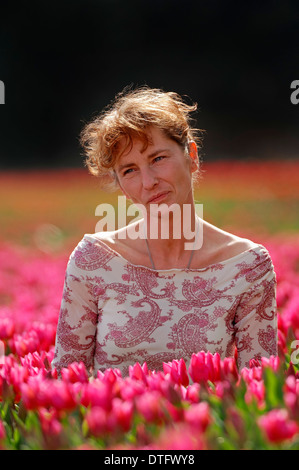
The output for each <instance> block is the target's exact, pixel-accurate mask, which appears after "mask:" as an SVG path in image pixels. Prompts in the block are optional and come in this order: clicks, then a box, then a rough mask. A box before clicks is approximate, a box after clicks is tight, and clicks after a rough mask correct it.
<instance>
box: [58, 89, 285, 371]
mask: <svg viewBox="0 0 299 470" xmlns="http://www.w3.org/2000/svg"><path fill="white" fill-rule="evenodd" d="M195 109H196V106H189V105H187V104H185V103H184V102H183V100H182V98H181V97H180V96H179V95H177V94H175V93H166V92H163V91H161V90H157V89H150V88H148V87H142V88H139V89H137V90H133V91H132V90H131V91H126V92H124V93H122V94H120V95H119V96H117V97H116V99H115V101H114V102H113V103H112V105H111V106H110V107H109V108H107V109H106V110H104V112H103V113H102V114H101V115H100V116H99V117H97V118H96V119H95V120H94V121H92V122H91V123H90V124H88V125H87V126H86V127H85V128H84V130H83V132H82V135H81V141H82V144H83V146H84V148H85V151H86V155H87V160H86V162H87V166H88V167H89V170H90V171H91V173H92V174H94V175H97V176H98V177H100V178H101V181H102V182H103V183H105V184H107V183H108V184H109V185H111V184H113V185H115V187H118V188H120V189H121V191H122V192H123V194H124V195H125V196H126V197H127V198H128V199H129V200H131V201H132V202H133V203H135V204H136V205H137V206H138V205H139V206H140V207H141V208H142V210H143V218H142V219H141V220H139V221H137V222H134V223H132V224H129V225H128V226H126V227H122V228H119V229H118V230H115V231H112V232H111V231H110V232H99V233H95V234H87V235H85V236H84V238H83V239H82V241H81V242H80V243H79V244H78V246H77V247H76V248H75V250H74V251H73V253H72V255H71V256H70V259H69V263H68V267H67V272H66V278H65V287H64V293H63V298H62V304H61V311H60V317H59V323H58V329H57V338H56V350H55V358H54V360H53V365H54V366H55V367H56V368H57V369H58V371H59V370H60V369H61V368H62V367H67V366H68V364H69V363H71V362H73V361H83V362H84V363H85V365H86V367H87V368H88V369H89V370H90V373H91V374H96V373H97V371H98V370H105V369H106V368H109V367H117V368H118V369H120V370H121V371H122V373H123V374H124V375H125V374H127V373H128V368H129V366H130V365H133V364H134V363H136V362H139V363H141V364H142V363H143V362H146V363H147V366H148V368H150V369H153V370H159V369H162V364H163V362H169V361H171V360H173V359H180V358H183V359H184V360H185V361H186V363H187V364H188V361H189V359H190V357H191V355H192V353H196V352H199V351H201V350H205V351H208V350H209V351H210V352H212V353H215V352H218V353H219V354H220V356H221V357H222V358H223V357H226V356H234V355H236V356H237V361H238V365H239V367H244V366H248V365H249V361H250V360H251V359H256V360H259V359H260V358H261V357H262V356H270V355H276V354H277V324H276V322H277V318H276V299H275V289H276V278H275V273H274V270H273V265H272V262H271V259H270V256H269V254H268V252H267V250H266V249H265V248H264V247H263V246H261V245H259V244H256V243H253V242H252V241H250V240H247V239H244V238H240V237H237V236H235V235H233V234H230V233H228V232H224V231H222V230H220V229H219V228H216V227H215V226H213V225H211V224H209V223H207V222H205V221H204V220H203V219H202V218H199V217H198V216H197V214H196V211H195V203H194V199H193V180H194V177H195V176H196V175H197V174H198V173H199V170H200V169H199V158H198V150H197V149H198V148H199V147H200V145H201V139H200V137H199V134H198V132H197V131H196V130H195V129H193V128H192V127H191V124H190V122H191V119H190V114H191V112H192V111H194V110H195ZM173 208H175V209H174V210H172V209H173ZM186 208H187V209H188V210H187V212H186V210H185V209H186ZM154 209H155V210H154ZM184 210H185V212H184ZM186 213H187V215H188V217H187V218H186V217H185V218H184V217H183V214H186ZM166 219H167V224H164V222H165V220H166ZM165 227H167V230H166V229H165ZM166 231H167V233H166ZM165 233H166V236H165ZM136 234H137V235H138V234H139V236H136ZM178 234H179V235H178Z"/></svg>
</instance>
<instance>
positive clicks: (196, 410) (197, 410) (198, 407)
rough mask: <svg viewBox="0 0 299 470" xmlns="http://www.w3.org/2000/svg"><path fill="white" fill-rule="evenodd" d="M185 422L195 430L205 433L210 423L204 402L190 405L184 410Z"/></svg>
mask: <svg viewBox="0 0 299 470" xmlns="http://www.w3.org/2000/svg"><path fill="white" fill-rule="evenodd" d="M185 420H186V422H187V423H189V424H190V425H192V426H193V427H194V428H195V429H197V430H199V431H201V432H205V430H206V429H207V427H208V425H209V424H210V422H211V416H210V409H209V405H208V404H207V403H206V402H201V403H196V404H193V405H191V406H190V407H189V408H187V409H186V410H185Z"/></svg>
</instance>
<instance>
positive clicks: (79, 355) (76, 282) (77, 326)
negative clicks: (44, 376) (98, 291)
mask: <svg viewBox="0 0 299 470" xmlns="http://www.w3.org/2000/svg"><path fill="white" fill-rule="evenodd" d="M75 254H76V249H75V250H74V252H73V253H72V255H71V256H70V259H69V262H68V265H67V269H66V274H65V282H64V289H63V295H62V300H61V307H60V314H59V319H58V325H57V333H56V343H55V356H54V359H53V361H52V366H53V367H55V368H56V370H57V372H58V374H60V371H61V369H62V368H63V367H67V366H68V365H69V364H71V363H72V362H83V363H84V364H85V366H86V368H87V370H88V371H90V373H91V370H92V368H93V362H94V351H95V341H96V330H97V321H98V306H97V302H96V300H95V298H94V296H93V294H92V290H91V289H90V283H88V282H87V279H86V271H84V270H82V269H80V268H79V267H78V266H77V265H76V256H75Z"/></svg>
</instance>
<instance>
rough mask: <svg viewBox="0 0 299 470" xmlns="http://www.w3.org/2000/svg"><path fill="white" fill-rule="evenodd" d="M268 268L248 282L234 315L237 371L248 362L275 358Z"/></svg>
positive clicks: (273, 282) (270, 271) (274, 321)
mask: <svg viewBox="0 0 299 470" xmlns="http://www.w3.org/2000/svg"><path fill="white" fill-rule="evenodd" d="M268 256H269V255H268ZM271 266H272V268H270V269H268V270H267V271H266V272H265V273H264V274H263V275H262V276H261V277H259V278H258V279H256V280H254V281H252V282H251V283H250V285H249V288H248V289H247V290H246V292H245V293H244V294H243V295H242V298H241V301H240V303H239V306H238V309H237V312H236V315H235V320H234V328H235V341H236V347H237V351H238V365H239V368H242V367H249V362H250V359H257V360H260V358H261V357H270V356H271V355H273V356H276V355H277V306H276V276H275V272H274V269H273V265H272V263H271ZM253 274H254V273H253ZM253 277H254V276H253Z"/></svg>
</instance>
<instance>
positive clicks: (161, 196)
mask: <svg viewBox="0 0 299 470" xmlns="http://www.w3.org/2000/svg"><path fill="white" fill-rule="evenodd" d="M168 193H169V191H165V192H164V193H159V194H157V195H156V196H153V197H151V198H150V199H149V201H148V203H150V202H151V203H154V202H160V201H161V200H162V199H164V198H165V197H166V196H167V194H168Z"/></svg>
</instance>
